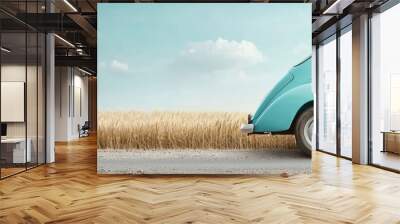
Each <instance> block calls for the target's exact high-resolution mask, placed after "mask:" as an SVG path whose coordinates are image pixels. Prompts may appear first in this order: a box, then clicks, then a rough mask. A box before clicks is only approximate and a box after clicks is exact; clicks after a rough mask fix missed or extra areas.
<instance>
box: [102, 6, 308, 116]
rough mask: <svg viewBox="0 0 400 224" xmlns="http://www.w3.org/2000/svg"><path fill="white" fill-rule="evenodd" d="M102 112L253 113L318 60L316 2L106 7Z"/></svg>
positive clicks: (103, 13) (103, 39)
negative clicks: (304, 65) (303, 64)
mask: <svg viewBox="0 0 400 224" xmlns="http://www.w3.org/2000/svg"><path fill="white" fill-rule="evenodd" d="M98 8H99V10H98V14H99V15H98V96H99V97H98V101H99V110H100V111H115V110H142V111H143V110H144V111H151V110H173V111H181V110H185V111H241V112H248V113H250V112H252V113H253V112H254V111H255V110H256V109H257V106H258V105H259V104H260V103H261V101H262V99H263V97H264V96H265V95H266V94H267V93H268V91H269V90H270V89H271V88H272V87H273V85H274V84H275V83H276V82H277V81H278V80H279V79H280V78H281V77H282V76H283V75H285V73H286V72H287V71H288V70H289V69H290V68H291V67H292V66H293V65H295V64H297V63H298V62H300V61H301V60H303V59H305V58H306V57H308V56H309V55H311V4H260V3H257V4H256V3H254V4H99V7H98Z"/></svg>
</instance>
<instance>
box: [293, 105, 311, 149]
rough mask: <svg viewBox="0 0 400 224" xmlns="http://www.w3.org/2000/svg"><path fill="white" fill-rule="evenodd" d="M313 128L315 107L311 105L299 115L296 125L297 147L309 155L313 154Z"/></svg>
mask: <svg viewBox="0 0 400 224" xmlns="http://www.w3.org/2000/svg"><path fill="white" fill-rule="evenodd" d="M313 128H314V109H313V107H310V108H307V109H306V110H304V111H303V112H302V113H301V114H300V115H299V116H298V118H297V120H296V126H295V136H296V144H297V147H299V148H300V150H301V151H302V152H303V153H304V154H306V155H307V156H311V150H312V134H313Z"/></svg>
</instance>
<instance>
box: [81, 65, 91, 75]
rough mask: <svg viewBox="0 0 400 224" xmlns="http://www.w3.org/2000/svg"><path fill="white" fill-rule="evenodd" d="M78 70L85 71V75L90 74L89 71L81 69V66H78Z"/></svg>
mask: <svg viewBox="0 0 400 224" xmlns="http://www.w3.org/2000/svg"><path fill="white" fill-rule="evenodd" d="M78 70H79V71H81V72H83V73H85V74H86V75H90V76H91V75H92V73H90V72H88V71H86V70H83V69H81V68H79V67H78Z"/></svg>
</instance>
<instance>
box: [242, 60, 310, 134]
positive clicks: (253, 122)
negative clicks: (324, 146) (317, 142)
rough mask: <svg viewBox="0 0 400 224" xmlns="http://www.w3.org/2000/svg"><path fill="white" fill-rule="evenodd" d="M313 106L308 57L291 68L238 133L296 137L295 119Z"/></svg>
mask: <svg viewBox="0 0 400 224" xmlns="http://www.w3.org/2000/svg"><path fill="white" fill-rule="evenodd" d="M313 102H314V97H313V93H312V86H311V57H308V58H306V59H305V60H303V61H302V62H300V63H299V64H297V65H295V66H293V67H292V68H291V69H290V70H289V71H288V72H287V74H286V75H285V76H284V77H282V79H281V80H280V81H279V82H278V83H277V84H276V85H275V86H274V87H273V88H272V90H271V91H270V92H269V93H268V95H267V96H266V97H265V98H264V100H263V101H262V103H261V104H260V106H259V107H258V109H257V111H256V112H255V114H254V115H249V116H248V123H247V124H243V125H242V126H241V131H242V132H243V133H247V134H265V133H270V134H274V133H281V134H295V125H296V121H297V118H298V117H299V116H300V115H301V114H302V112H304V111H306V110H307V109H310V108H312V107H313ZM312 122H313V121H312ZM312 124H313V123H312ZM311 134H312V132H311ZM310 138H311V137H310Z"/></svg>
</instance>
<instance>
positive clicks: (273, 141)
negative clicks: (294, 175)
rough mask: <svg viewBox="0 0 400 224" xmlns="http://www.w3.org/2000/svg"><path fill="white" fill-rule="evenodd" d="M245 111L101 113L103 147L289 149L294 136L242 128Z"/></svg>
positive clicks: (292, 146) (99, 124)
mask: <svg viewBox="0 0 400 224" xmlns="http://www.w3.org/2000/svg"><path fill="white" fill-rule="evenodd" d="M246 117H247V116H246V114H244V113H231V112H229V113H228V112H165V111H162V112H161V111H160V112H137V111H131V112H100V113H99V115H98V135H97V136H98V148H100V149H288V148H295V139H294V137H293V136H291V135H273V136H270V135H250V136H247V135H246V134H242V133H241V132H240V131H239V126H240V124H241V123H244V122H245V121H246Z"/></svg>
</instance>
